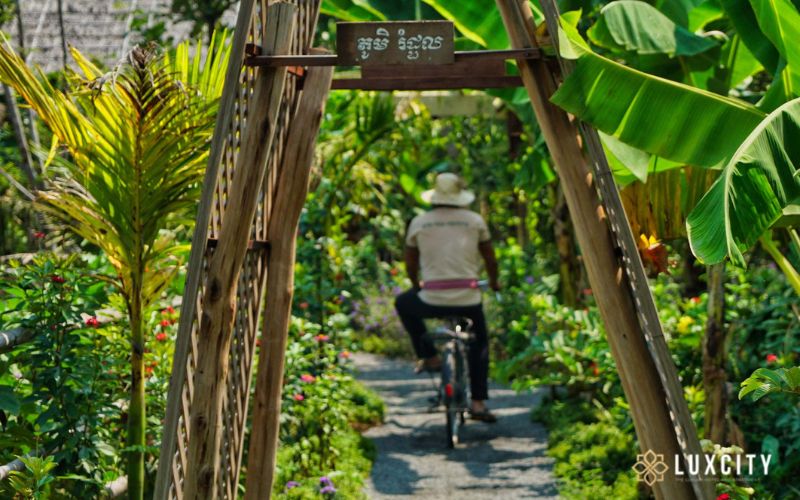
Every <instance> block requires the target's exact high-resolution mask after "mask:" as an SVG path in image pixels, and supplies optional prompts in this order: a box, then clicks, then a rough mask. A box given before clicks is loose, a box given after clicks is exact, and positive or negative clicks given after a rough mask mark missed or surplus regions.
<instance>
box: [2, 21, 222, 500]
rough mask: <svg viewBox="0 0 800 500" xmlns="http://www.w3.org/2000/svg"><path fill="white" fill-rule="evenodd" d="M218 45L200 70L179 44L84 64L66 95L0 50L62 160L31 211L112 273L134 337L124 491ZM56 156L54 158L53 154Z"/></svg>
mask: <svg viewBox="0 0 800 500" xmlns="http://www.w3.org/2000/svg"><path fill="white" fill-rule="evenodd" d="M225 38H226V37H225V35H222V36H215V37H214V38H213V39H212V42H211V46H210V48H209V50H208V53H207V55H206V58H205V61H204V62H202V59H201V55H200V54H201V50H199V47H198V50H196V54H195V55H194V56H192V57H190V55H189V46H188V44H184V45H182V46H181V47H179V48H178V50H176V51H175V52H174V54H171V55H167V54H160V53H159V52H158V50H156V48H155V47H154V46H149V47H146V48H142V47H136V48H134V49H133V50H132V51H131V52H130V53H129V54H128V56H127V59H126V60H125V62H124V63H123V64H122V65H120V66H119V67H118V68H116V69H115V70H114V71H113V72H112V73H109V74H103V73H102V72H101V71H100V70H99V69H98V68H97V67H96V66H94V65H93V64H92V63H91V62H89V61H88V60H87V59H86V58H85V57H83V56H82V55H81V54H80V53H79V52H77V51H73V54H72V55H73V57H74V58H75V61H76V63H77V64H78V66H79V68H80V70H81V72H82V75H73V76H74V78H73V80H74V83H75V85H74V89H73V91H72V92H71V93H70V94H65V93H62V92H61V91H59V90H57V89H55V88H54V87H53V86H52V85H51V84H50V83H49V82H48V81H47V80H46V79H45V78H44V77H43V75H42V74H41V72H39V74H38V75H35V74H34V73H33V72H32V71H31V70H30V69H29V68H28V67H27V66H26V65H25V63H24V62H23V60H22V59H21V58H20V57H19V56H18V55H17V54H15V53H14V52H13V49H12V48H11V47H10V46H8V45H6V46H3V47H0V80H2V81H3V82H4V83H7V84H8V85H10V86H12V87H13V88H14V90H16V91H17V93H18V94H19V95H20V96H22V98H23V99H25V101H27V102H28V104H29V105H30V106H31V107H32V108H33V109H34V110H35V111H36V112H37V113H38V115H39V116H40V117H41V119H42V121H43V122H44V123H45V124H46V125H47V126H48V127H49V128H50V130H51V131H52V132H53V136H54V141H57V144H59V145H61V146H62V147H63V149H64V151H63V153H64V154H63V155H55V154H53V153H51V159H52V160H53V164H54V165H55V167H54V168H51V169H50V172H51V174H50V176H49V178H48V184H47V188H46V190H45V191H43V192H40V193H39V196H38V206H39V207H41V208H42V209H43V210H45V211H46V212H48V213H49V214H51V215H52V216H53V217H55V218H56V219H58V220H60V221H62V222H63V223H64V224H65V225H67V226H68V227H69V228H70V229H71V230H72V231H73V232H74V233H76V234H77V235H79V236H81V237H82V238H84V239H85V240H87V241H88V242H90V243H92V244H94V245H96V246H98V247H99V248H101V249H102V250H103V251H104V252H105V254H106V255H107V256H108V258H109V260H110V261H111V263H112V264H113V266H114V267H115V269H116V271H117V274H118V277H117V284H118V286H119V289H120V291H121V293H122V295H123V296H124V298H125V303H126V306H127V310H128V311H127V312H128V317H129V320H130V328H131V389H130V390H131V395H130V397H131V401H130V406H129V415H128V441H127V450H128V454H127V456H128V484H129V493H130V497H131V498H142V497H143V494H144V445H145V422H146V413H145V397H144V396H145V394H144V358H143V355H144V350H145V335H144V330H143V326H144V313H145V311H146V309H147V308H148V307H149V306H150V305H152V304H153V302H154V301H156V300H157V299H158V298H159V296H160V294H161V292H162V291H163V290H164V288H165V286H166V285H167V283H169V281H170V280H171V279H172V277H173V276H174V273H175V272H176V270H177V266H178V264H179V263H180V262H179V259H178V258H177V257H176V250H177V248H176V246H177V244H176V242H175V241H174V238H172V237H171V235H170V232H169V231H170V230H175V229H177V228H178V227H179V226H180V225H181V224H183V223H185V222H186V221H187V220H188V218H189V217H190V216H191V214H192V212H193V210H194V207H195V204H196V202H197V199H198V196H199V188H200V183H201V178H202V174H203V170H204V166H205V160H206V157H207V154H208V152H207V148H206V144H207V142H208V141H209V139H210V137H211V134H212V133H213V127H214V118H215V114H216V110H217V102H218V99H219V96H220V95H221V92H222V82H223V76H222V73H223V71H224V70H223V68H225V67H227V62H226V61H227V58H228V56H229V49H228V47H227V46H226V44H225ZM53 151H55V149H54V150H53Z"/></svg>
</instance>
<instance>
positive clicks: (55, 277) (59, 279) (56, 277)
mask: <svg viewBox="0 0 800 500" xmlns="http://www.w3.org/2000/svg"><path fill="white" fill-rule="evenodd" d="M50 281H52V282H53V283H58V284H59V285H61V284H64V283H66V282H67V280H65V279H64V278H62V277H61V276H59V275H57V274H54V275H53V276H51V277H50Z"/></svg>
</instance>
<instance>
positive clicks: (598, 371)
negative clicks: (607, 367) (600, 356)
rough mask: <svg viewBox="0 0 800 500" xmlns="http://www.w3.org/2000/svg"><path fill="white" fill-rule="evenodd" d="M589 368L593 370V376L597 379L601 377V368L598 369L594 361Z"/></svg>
mask: <svg viewBox="0 0 800 500" xmlns="http://www.w3.org/2000/svg"><path fill="white" fill-rule="evenodd" d="M589 366H590V367H591V369H592V375H594V376H595V377H597V376H598V375H600V368H598V367H597V363H595V362H594V361H592V362H591V363H590V364H589Z"/></svg>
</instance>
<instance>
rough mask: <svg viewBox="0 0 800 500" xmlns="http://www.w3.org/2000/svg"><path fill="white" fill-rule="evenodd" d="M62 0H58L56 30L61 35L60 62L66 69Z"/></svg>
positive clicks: (67, 50)
mask: <svg viewBox="0 0 800 500" xmlns="http://www.w3.org/2000/svg"><path fill="white" fill-rule="evenodd" d="M64 1H65V0H58V30H59V34H60V36H61V64H62V65H63V68H64V70H66V69H67V60H68V54H69V48H68V47H67V31H66V29H65V27H64Z"/></svg>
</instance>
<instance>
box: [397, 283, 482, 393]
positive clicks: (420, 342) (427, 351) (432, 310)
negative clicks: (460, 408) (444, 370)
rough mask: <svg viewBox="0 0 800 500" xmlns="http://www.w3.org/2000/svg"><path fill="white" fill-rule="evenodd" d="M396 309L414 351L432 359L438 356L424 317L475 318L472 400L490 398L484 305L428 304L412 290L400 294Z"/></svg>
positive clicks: (472, 351)
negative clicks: (428, 333) (428, 334)
mask: <svg viewBox="0 0 800 500" xmlns="http://www.w3.org/2000/svg"><path fill="white" fill-rule="evenodd" d="M395 308H396V309H397V314H398V316H400V321H402V322H403V326H404V327H405V328H406V331H407V332H408V334H409V336H410V337H411V343H412V344H413V346H414V352H416V353H417V356H419V357H420V358H430V357H431V356H435V355H436V347H435V346H434V345H433V342H432V341H431V339H430V338H428V336H427V335H426V332H427V330H426V328H425V320H426V319H428V318H444V317H447V316H462V317H465V318H469V319H470V320H472V323H473V327H472V330H473V332H474V333H475V340H474V341H473V342H471V343H470V345H469V353H468V360H469V380H470V391H471V392H472V399H477V400H484V399H488V398H489V390H488V382H487V379H488V378H489V337H488V334H487V331H486V318H485V317H484V315H483V306H482V305H481V304H477V305H474V306H434V305H431V304H426V303H425V302H423V301H422V299H420V298H419V295H418V291H417V290H414V289H411V290H408V291H407V292H403V293H401V294H400V295H398V296H397V299H396V300H395Z"/></svg>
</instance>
